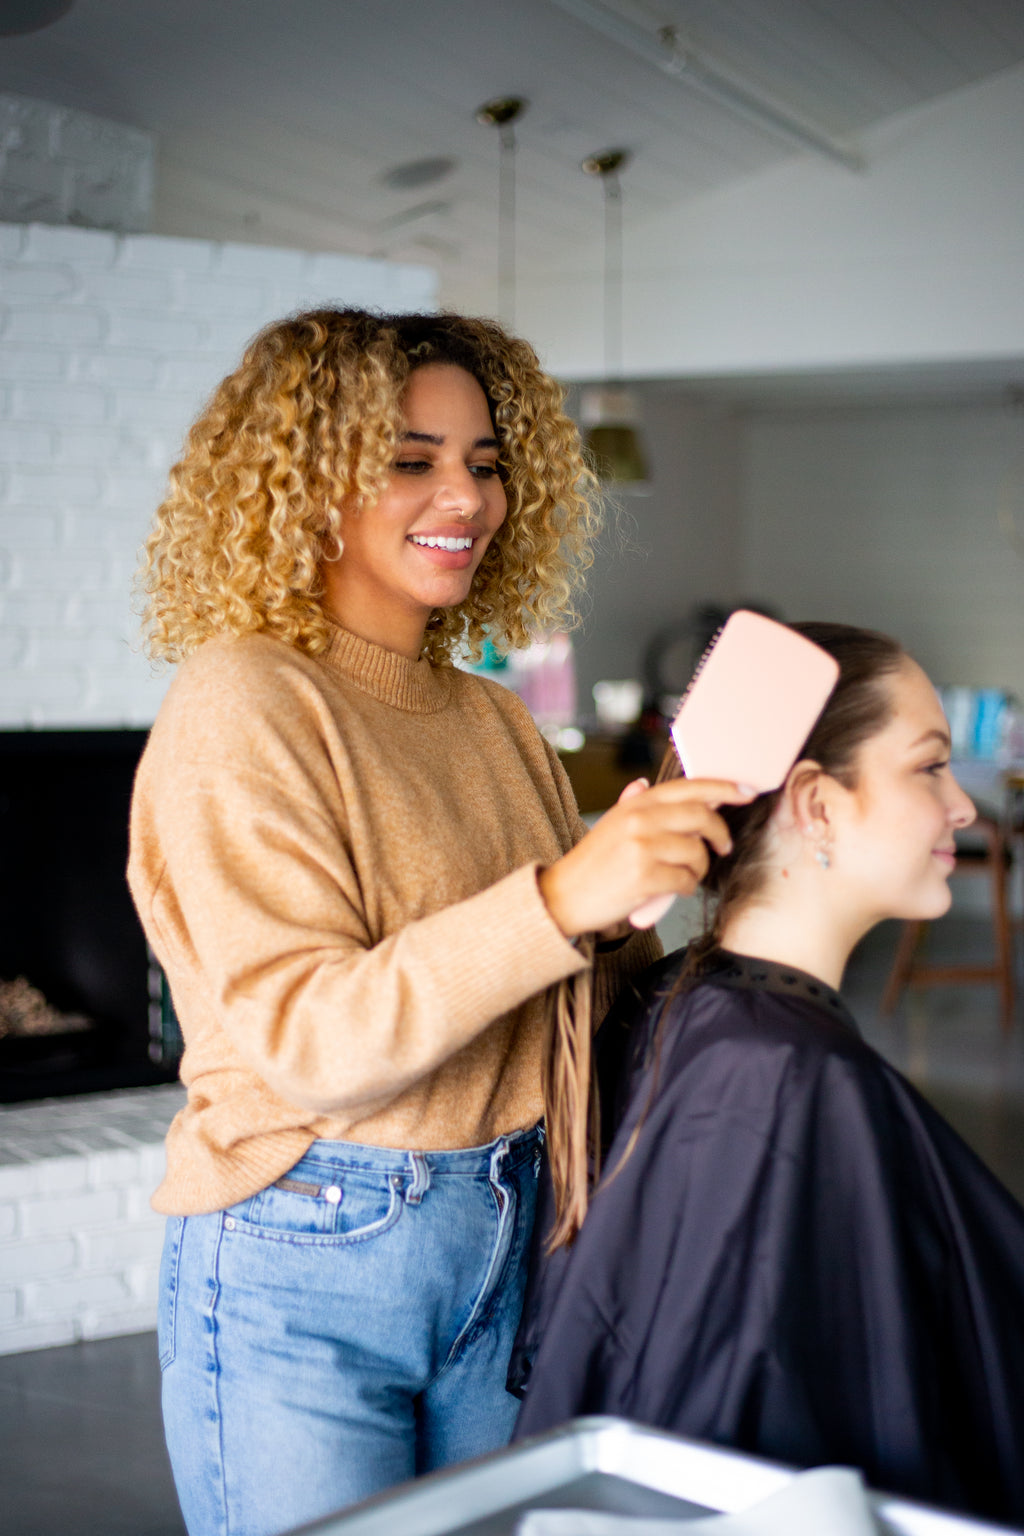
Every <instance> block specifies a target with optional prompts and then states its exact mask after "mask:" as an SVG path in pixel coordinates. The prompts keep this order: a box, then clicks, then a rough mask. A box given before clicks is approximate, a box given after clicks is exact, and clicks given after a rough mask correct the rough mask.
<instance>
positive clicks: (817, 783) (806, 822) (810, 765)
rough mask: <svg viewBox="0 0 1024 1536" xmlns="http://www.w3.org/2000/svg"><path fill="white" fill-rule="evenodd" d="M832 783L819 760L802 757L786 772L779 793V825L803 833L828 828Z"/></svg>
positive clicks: (821, 831) (825, 830)
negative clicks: (817, 761)
mask: <svg viewBox="0 0 1024 1536" xmlns="http://www.w3.org/2000/svg"><path fill="white" fill-rule="evenodd" d="M833 783H834V780H832V779H831V778H830V777H829V775H828V774H827V773H826V772H825V770H824V768H822V766H821V764H820V763H816V762H814V761H813V760H812V759H810V758H802V759H801V760H800V762H798V763H796V764H795V765H794V766H793V767H792V768H791V769H790V770H789V773H788V775H787V776H786V782H785V784H784V785H783V787H782V794H781V796H780V797H779V809H778V812H777V813H776V814H777V815H778V817H779V826H780V828H785V829H787V830H796V831H798V832H802V833H807V832H810V831H813V832H816V833H824V832H827V831H828V830H829V825H830V819H829V809H830V804H831V786H832V784H833Z"/></svg>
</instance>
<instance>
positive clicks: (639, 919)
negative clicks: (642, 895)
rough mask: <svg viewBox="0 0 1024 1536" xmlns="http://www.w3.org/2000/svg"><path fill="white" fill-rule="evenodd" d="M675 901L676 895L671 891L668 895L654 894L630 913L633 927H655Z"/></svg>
mask: <svg viewBox="0 0 1024 1536" xmlns="http://www.w3.org/2000/svg"><path fill="white" fill-rule="evenodd" d="M674 901H675V897H674V896H673V895H672V894H671V892H670V893H669V895H667V896H652V897H651V899H650V900H649V901H645V902H644V903H643V904H642V906H639V907H637V909H636V911H635V912H631V913H630V914H629V924H630V927H631V928H653V927H654V925H655V923H660V922H661V919H662V918H663V917H664V916H665V913H666V912H667V911H668V909H669V907H670V906H671V905H672V903H673V902H674Z"/></svg>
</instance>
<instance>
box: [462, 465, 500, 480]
mask: <svg viewBox="0 0 1024 1536" xmlns="http://www.w3.org/2000/svg"><path fill="white" fill-rule="evenodd" d="M469 472H470V474H471V475H474V476H475V477H476V479H477V480H496V479H497V478H498V475H499V474H500V470H499V469H498V466H497V464H471V465H470V466H469Z"/></svg>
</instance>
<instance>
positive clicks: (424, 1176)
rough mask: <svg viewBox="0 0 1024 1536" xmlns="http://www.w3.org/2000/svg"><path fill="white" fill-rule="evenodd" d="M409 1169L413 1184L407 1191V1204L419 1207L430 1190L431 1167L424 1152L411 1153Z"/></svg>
mask: <svg viewBox="0 0 1024 1536" xmlns="http://www.w3.org/2000/svg"><path fill="white" fill-rule="evenodd" d="M409 1168H410V1170H411V1172H412V1183H411V1184H410V1185H409V1187H408V1188H407V1189H406V1191H405V1203H406V1204H407V1205H419V1203H420V1201H421V1200H422V1199H423V1196H424V1195H425V1194H426V1192H427V1190H428V1189H429V1188H430V1165H429V1163H428V1162H427V1160H426V1158H425V1157H424V1155H423V1153H422V1152H410V1153H409Z"/></svg>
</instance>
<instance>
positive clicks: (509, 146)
mask: <svg viewBox="0 0 1024 1536" xmlns="http://www.w3.org/2000/svg"><path fill="white" fill-rule="evenodd" d="M526 106H527V103H526V102H525V101H524V100H523V98H522V97H521V96H499V97H498V98H497V100H495V101H485V102H484V104H483V106H482V107H478V108H477V111H476V120H477V122H478V123H484V124H485V125H486V126H487V127H490V128H497V130H498V132H499V134H500V135H501V157H500V160H499V162H498V318H499V319H500V320H501V321H502V323H503V324H504V325H507V326H509V327H510V328H511V327H512V326H513V325H515V318H516V127H515V125H516V123H517V122H518V121H519V119H520V118H521V117H522V115H523V112H524V111H525V110H526Z"/></svg>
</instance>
